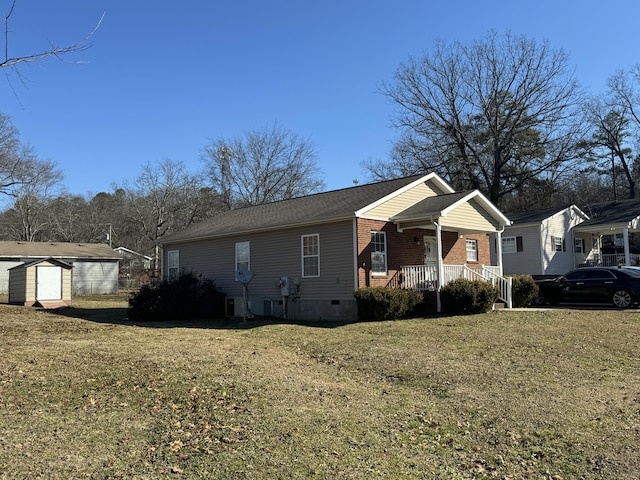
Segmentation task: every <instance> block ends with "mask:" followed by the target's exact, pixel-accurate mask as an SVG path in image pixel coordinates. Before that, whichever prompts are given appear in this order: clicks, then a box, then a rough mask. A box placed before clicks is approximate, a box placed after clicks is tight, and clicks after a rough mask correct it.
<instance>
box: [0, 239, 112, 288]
mask: <svg viewBox="0 0 640 480" xmlns="http://www.w3.org/2000/svg"><path fill="white" fill-rule="evenodd" d="M46 258H55V259H57V260H60V261H62V262H65V263H67V264H69V265H71V266H72V267H73V269H72V279H71V293H72V294H73V295H76V294H90V293H116V292H117V291H118V262H119V260H120V256H119V255H118V254H117V253H116V252H114V251H113V250H112V249H111V248H110V247H109V245H105V244H100V243H64V242H0V293H7V292H8V291H9V269H10V268H12V267H16V266H18V265H22V264H25V263H31V262H34V261H37V260H42V259H46Z"/></svg>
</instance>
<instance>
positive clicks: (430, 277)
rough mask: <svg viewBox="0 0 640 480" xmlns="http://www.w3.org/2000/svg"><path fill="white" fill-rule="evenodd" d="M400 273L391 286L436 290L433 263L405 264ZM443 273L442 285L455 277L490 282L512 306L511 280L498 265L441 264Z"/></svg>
mask: <svg viewBox="0 0 640 480" xmlns="http://www.w3.org/2000/svg"><path fill="white" fill-rule="evenodd" d="M401 274H402V280H401V281H400V280H396V281H394V282H390V285H391V286H398V287H401V288H408V289H411V290H418V291H426V290H436V289H437V288H438V286H439V282H438V268H437V267H436V266H435V265H407V266H404V267H402V270H401ZM443 275H444V276H443V279H442V285H446V284H447V283H449V282H450V281H452V280H455V279H456V278H466V279H468V280H481V281H485V282H490V283H491V284H492V285H494V286H496V287H498V288H499V289H500V299H501V300H502V301H504V302H505V303H506V304H507V308H511V307H512V306H513V299H512V281H511V279H510V278H505V277H502V276H501V275H500V267H497V266H485V265H480V266H479V267H478V268H469V267H468V266H466V265H443ZM394 278H395V277H394Z"/></svg>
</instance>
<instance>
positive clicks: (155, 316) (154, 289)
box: [128, 273, 224, 322]
mask: <svg viewBox="0 0 640 480" xmlns="http://www.w3.org/2000/svg"><path fill="white" fill-rule="evenodd" d="M128 315H129V319H130V320H133V321H136V322H151V321H166V320H186V319H196V318H204V317H221V316H223V315H224V294H222V293H220V292H218V290H217V289H216V285H215V283H214V282H213V281H211V280H209V279H206V278H203V277H197V276H196V275H194V274H193V273H182V274H181V275H180V276H179V277H178V278H176V279H173V280H165V281H162V282H161V283H158V284H155V285H144V286H143V287H142V288H141V289H140V290H139V291H138V292H136V293H134V294H133V295H132V296H131V298H129V309H128Z"/></svg>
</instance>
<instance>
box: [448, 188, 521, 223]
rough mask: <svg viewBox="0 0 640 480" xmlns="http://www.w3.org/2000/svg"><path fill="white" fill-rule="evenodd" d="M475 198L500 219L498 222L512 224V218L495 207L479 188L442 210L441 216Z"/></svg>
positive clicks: (488, 211) (493, 215) (494, 216)
mask: <svg viewBox="0 0 640 480" xmlns="http://www.w3.org/2000/svg"><path fill="white" fill-rule="evenodd" d="M473 199H475V200H476V201H477V202H478V203H479V204H480V205H481V206H482V208H484V209H485V210H486V211H487V213H489V214H490V215H491V216H492V217H493V218H495V219H496V220H498V222H499V223H500V224H501V225H511V220H509V219H508V218H507V217H505V216H504V214H503V213H502V212H501V211H500V210H498V209H497V208H496V207H495V205H494V204H493V203H491V202H490V201H489V199H488V198H487V197H485V196H484V195H483V194H482V193H480V191H479V190H474V191H472V192H469V194H468V195H465V196H464V197H462V198H461V199H460V200H458V201H457V202H454V203H452V204H451V205H449V206H448V207H447V208H445V209H444V210H442V212H440V216H442V217H445V216H447V215H448V214H449V213H450V212H452V211H453V210H455V209H456V208H458V207H459V206H460V205H464V204H465V203H468V202H469V201H470V200H473Z"/></svg>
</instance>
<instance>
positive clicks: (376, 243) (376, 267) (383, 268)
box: [371, 232, 387, 275]
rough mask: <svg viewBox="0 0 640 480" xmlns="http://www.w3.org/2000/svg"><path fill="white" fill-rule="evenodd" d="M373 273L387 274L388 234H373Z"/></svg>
mask: <svg viewBox="0 0 640 480" xmlns="http://www.w3.org/2000/svg"><path fill="white" fill-rule="evenodd" d="M371 273H372V274H374V275H386V274H387V234H386V232H371Z"/></svg>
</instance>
